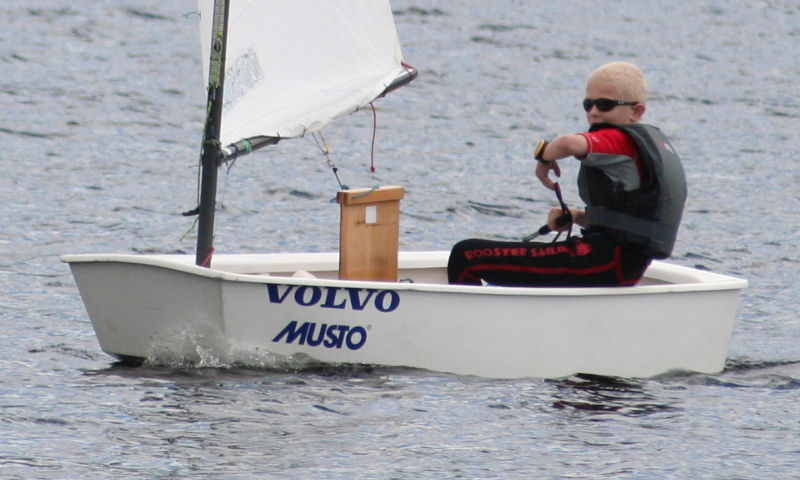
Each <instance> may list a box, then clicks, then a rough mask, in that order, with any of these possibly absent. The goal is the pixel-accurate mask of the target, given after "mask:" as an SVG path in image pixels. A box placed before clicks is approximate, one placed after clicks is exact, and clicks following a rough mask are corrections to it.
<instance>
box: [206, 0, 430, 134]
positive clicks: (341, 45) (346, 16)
mask: <svg viewBox="0 0 800 480" xmlns="http://www.w3.org/2000/svg"><path fill="white" fill-rule="evenodd" d="M198 5H199V8H200V12H201V33H202V36H203V41H202V42H201V45H202V46H203V50H204V58H206V57H207V56H208V53H209V51H208V48H210V47H209V45H210V44H211V43H210V41H209V39H208V38H206V36H207V35H208V33H207V32H210V28H209V26H208V25H209V24H208V23H207V22H210V19H209V17H210V15H208V14H207V12H210V11H211V10H210V9H211V8H213V0H199V1H198ZM229 15H230V16H229V23H228V25H229V33H228V52H227V58H228V60H227V67H226V71H225V79H226V83H225V105H224V110H223V121H222V132H221V141H222V143H223V145H227V144H230V143H234V142H236V141H239V140H241V139H247V138H252V137H276V138H290V137H296V136H300V135H303V134H304V133H307V132H314V131H318V130H319V129H321V128H322V127H324V126H325V125H326V124H327V123H329V122H330V121H332V120H333V119H335V118H337V117H340V116H342V115H346V114H349V113H352V112H353V111H355V110H357V109H358V108H361V107H363V106H365V105H367V104H369V103H370V102H372V101H373V100H375V99H376V98H378V97H380V96H382V95H384V94H385V93H386V91H387V90H389V89H391V87H392V86H393V85H397V84H398V79H408V78H409V77H411V78H413V76H414V74H415V72H413V71H412V70H409V69H408V68H407V67H406V66H404V65H403V63H402V61H403V59H402V52H401V50H400V45H399V41H398V38H397V31H396V29H395V25H394V19H393V17H392V12H391V7H390V6H389V3H388V1H387V0H297V1H292V2H289V1H286V0H271V1H267V0H261V1H258V2H254V1H248V0H232V1H231V5H230V14H229ZM204 75H205V77H204V80H206V81H207V76H208V70H207V68H206V69H205V70H204ZM400 83H402V81H400Z"/></svg>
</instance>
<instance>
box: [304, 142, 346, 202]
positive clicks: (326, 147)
mask: <svg viewBox="0 0 800 480" xmlns="http://www.w3.org/2000/svg"><path fill="white" fill-rule="evenodd" d="M317 135H319V138H317ZM303 138H305V135H303ZM311 138H312V139H313V140H314V142H313V144H314V145H316V147H317V148H319V149H320V150H321V151H322V154H323V155H325V158H326V164H327V165H328V168H330V169H331V171H332V172H333V176H334V177H336V183H338V184H339V189H340V190H347V188H348V187H347V185H344V184H343V183H342V180H341V179H340V178H339V167H337V166H336V164H335V163H334V162H333V158H332V157H331V147H330V145H328V142H327V141H326V140H325V136H324V135H323V134H322V131H321V130H320V131H319V132H315V133H312V134H311ZM306 141H307V142H309V143H312V142H311V140H308V139H306Z"/></svg>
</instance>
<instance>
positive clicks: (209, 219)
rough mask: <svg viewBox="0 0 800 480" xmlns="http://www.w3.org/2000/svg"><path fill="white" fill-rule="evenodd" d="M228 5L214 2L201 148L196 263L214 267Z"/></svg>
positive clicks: (216, 0)
mask: <svg viewBox="0 0 800 480" xmlns="http://www.w3.org/2000/svg"><path fill="white" fill-rule="evenodd" d="M228 3H229V2H227V1H226V0H215V1H214V18H213V19H212V24H213V27H212V34H211V59H210V68H209V76H208V102H207V108H206V125H205V129H204V131H203V144H202V147H201V152H202V156H201V165H200V168H201V172H202V174H201V180H200V206H199V220H198V227H197V252H196V257H195V263H196V264H197V265H199V266H201V267H209V266H210V265H211V254H212V253H213V251H214V248H213V241H214V210H215V209H216V203H217V170H218V168H219V164H220V158H221V145H220V127H221V125H222V90H223V84H224V81H225V48H226V42H227V36H228Z"/></svg>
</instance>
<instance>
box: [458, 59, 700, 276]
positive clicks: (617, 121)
mask: <svg viewBox="0 0 800 480" xmlns="http://www.w3.org/2000/svg"><path fill="white" fill-rule="evenodd" d="M646 101H647V84H646V82H645V79H644V75H643V74H642V72H641V70H639V68H637V67H636V66H635V65H633V64H631V63H627V62H611V63H607V64H605V65H603V66H601V67H600V68H598V69H597V70H595V71H594V72H592V74H591V75H589V77H588V78H587V80H586V98H585V99H584V101H583V108H584V110H586V118H587V120H588V121H589V125H590V128H589V131H588V132H584V133H579V134H571V135H561V136H559V137H557V138H555V139H554V140H552V141H550V142H547V141H542V142H540V143H539V146H538V147H537V149H536V152H535V154H534V157H535V158H536V160H537V165H536V177H537V178H538V179H539V180H540V181H541V182H542V184H543V185H544V186H545V187H547V188H549V189H551V190H555V189H556V184H555V183H554V182H553V180H552V179H551V178H550V172H551V171H552V172H553V173H554V174H555V175H556V176H557V177H559V176H561V170H560V167H559V165H558V160H560V159H562V158H566V157H571V156H574V157H576V158H577V159H578V160H579V161H580V162H581V167H580V171H579V173H578V190H579V193H580V196H581V199H583V201H584V202H585V203H586V206H587V208H586V209H585V210H580V209H570V210H569V213H570V214H571V221H572V222H574V223H576V224H578V225H579V226H581V227H583V230H582V231H583V235H582V237H570V238H568V239H567V240H565V241H561V242H551V243H538V242H535V243H526V242H500V241H493V240H482V239H470V240H464V241H461V242H459V243H458V244H456V245H455V246H454V247H453V250H452V251H451V253H450V260H449V262H448V266H447V272H448V279H449V281H450V283H461V284H474V285H480V284H481V281H484V282H486V283H489V284H493V285H518V286H543V285H549V286H603V285H605V286H610V285H620V286H622V285H634V284H636V283H637V282H638V281H639V280H640V279H641V278H642V275H643V274H644V271H645V270H646V269H647V266H648V265H649V264H650V261H651V259H652V258H667V257H669V255H670V253H671V252H672V247H673V245H674V243H675V238H676V236H677V233H678V225H679V224H680V220H681V215H682V213H683V205H684V203H685V201H686V179H685V177H684V173H683V167H682V166H681V162H680V159H679V158H678V156H677V154H675V151H674V150H673V149H672V147H671V146H670V144H669V142H668V141H667V139H666V137H664V135H663V134H662V133H661V132H660V130H658V129H657V128H655V127H652V126H649V125H644V124H640V123H639V120H641V118H642V116H643V115H644V112H645V102H646ZM563 215H564V211H563V210H562V209H561V208H553V209H552V210H551V211H550V213H549V215H548V219H547V225H548V226H549V227H550V228H551V229H552V230H554V231H563V230H566V229H567V228H569V227H570V225H569V224H563V219H562V220H559V221H557V220H558V219H559V217H562V216H563Z"/></svg>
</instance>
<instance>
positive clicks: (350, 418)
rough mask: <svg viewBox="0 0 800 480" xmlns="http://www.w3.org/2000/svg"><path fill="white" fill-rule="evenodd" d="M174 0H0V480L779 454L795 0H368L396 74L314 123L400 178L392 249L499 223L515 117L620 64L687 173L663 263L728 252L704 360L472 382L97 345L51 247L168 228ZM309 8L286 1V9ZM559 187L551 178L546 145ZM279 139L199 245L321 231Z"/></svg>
mask: <svg viewBox="0 0 800 480" xmlns="http://www.w3.org/2000/svg"><path fill="white" fill-rule="evenodd" d="M194 8H195V5H194V2H192V1H189V0H181V1H174V2H163V1H162V2H156V1H136V2H134V1H127V0H117V1H111V0H102V1H94V2H68V1H66V0H25V1H22V0H4V1H3V2H2V4H1V5H0V21H2V28H1V29H0V72H2V75H0V111H2V113H0V163H1V164H2V166H3V170H4V174H3V175H2V176H0V205H1V206H2V208H0V225H2V228H0V288H2V292H3V293H2V297H0V298H1V299H2V300H0V302H2V304H1V305H0V338H2V340H0V372H1V373H0V428H1V429H2V441H0V477H1V478H148V479H150V478H226V479H227V478H231V479H232V478H303V479H306V478H320V479H322V478H325V479H328V478H348V479H349V478H375V479H386V478H403V479H405V478H469V479H477V478H643V479H645V478H646V479H650V478H672V479H685V478H715V479H719V478H724V479H742V478H792V477H793V476H797V472H800V421H799V420H798V406H797V405H798V400H800V315H799V312H800V307H799V306H798V303H797V300H796V299H797V298H799V297H800V288H798V286H797V284H796V281H795V280H796V278H797V274H798V266H800V265H799V264H800V261H799V260H798V258H800V257H798V255H797V251H798V249H800V234H798V225H800V213H798V212H800V193H798V192H800V190H798V187H797V185H798V182H800V173H798V172H800V163H799V162H798V159H797V158H798V157H797V151H798V149H799V147H800V129H798V125H800V121H798V119H799V118H800V97H798V94H797V81H798V78H800V53H798V50H797V49H796V48H794V47H793V46H794V45H796V44H797V43H798V42H799V41H800V5H798V4H797V2H794V1H790V0H785V1H760V2H747V4H746V5H745V4H744V3H743V2H724V1H700V2H678V1H666V2H658V3H654V2H638V1H632V0H631V1H617V2H592V1H588V0H587V1H564V2H539V1H521V0H518V1H514V0H498V1H492V2H483V1H480V2H479V1H471V2H470V1H465V0H462V1H448V2H444V1H426V2H415V1H407V0H403V1H396V2H394V3H393V8H394V9H395V11H396V21H397V24H398V29H399V32H400V36H401V41H402V43H403V45H404V52H405V56H406V59H407V60H408V61H409V62H410V63H412V64H413V65H415V66H416V67H418V68H419V70H420V78H419V79H418V80H417V81H416V82H415V83H414V84H412V85H411V86H409V87H407V88H405V89H403V90H401V91H399V92H396V93H395V94H393V95H392V96H390V97H389V98H387V99H385V100H384V101H381V102H380V103H379V105H378V108H379V117H378V125H379V130H378V148H377V155H376V164H377V172H376V173H375V174H371V173H370V172H369V169H368V166H369V158H368V157H369V140H370V136H371V129H370V127H371V121H372V119H371V115H370V114H369V113H368V112H362V113H357V114H355V115H353V116H351V117H348V118H346V119H344V121H342V122H339V123H338V124H337V125H335V126H332V127H330V128H329V129H328V130H326V132H325V134H326V139H327V140H328V141H329V143H330V144H331V146H332V148H333V154H334V157H333V158H334V160H335V161H336V163H337V164H338V165H339V167H340V169H341V170H340V171H341V175H342V177H343V180H344V181H345V183H347V184H349V185H350V186H353V187H356V186H372V185H374V184H378V183H394V184H400V185H404V186H405V187H406V189H407V195H406V198H405V199H404V200H403V219H402V232H401V243H402V247H403V248H404V249H445V248H448V247H449V246H450V245H451V244H452V243H453V242H455V241H456V240H458V239H460V238H464V237H467V236H479V235H480V236H492V237H495V238H518V237H519V236H521V235H524V234H526V233H529V232H530V231H531V230H532V229H533V228H535V227H537V226H538V225H539V224H540V223H541V222H542V219H543V217H544V214H545V212H546V211H547V209H548V208H549V207H550V205H551V204H553V203H554V199H553V198H551V194H550V193H549V192H547V191H546V190H544V189H543V188H542V187H541V186H540V185H539V184H538V182H537V181H536V180H535V178H534V177H533V171H532V170H533V167H532V163H531V158H530V150H531V148H532V146H533V145H534V144H535V143H536V142H537V141H538V139H540V138H549V137H552V136H553V135H555V134H558V133H563V132H572V131H578V130H580V129H582V128H584V126H585V125H584V122H585V120H584V118H583V113H582V111H581V110H580V106H579V101H580V99H581V98H582V88H583V80H584V78H585V76H586V74H588V72H589V71H591V70H592V69H593V68H594V67H596V66H597V65H599V64H601V63H603V62H605V61H608V60H612V59H628V60H631V61H634V62H636V63H638V64H639V65H640V66H641V67H642V68H643V69H644V71H645V72H646V74H647V75H648V80H649V83H650V90H651V98H650V101H649V102H648V111H647V114H646V116H645V119H646V120H647V121H649V122H651V123H654V124H657V125H660V126H661V127H662V129H663V130H665V131H666V132H667V133H668V134H669V135H670V136H671V137H672V138H673V140H674V144H675V146H676V148H677V149H678V150H679V151H680V153H681V154H682V156H683V158H684V160H685V166H686V169H687V174H688V177H689V183H690V191H691V198H690V200H689V203H688V207H687V212H686V215H685V221H684V224H683V227H682V230H681V233H680V237H679V242H678V246H677V250H676V252H675V256H674V258H673V261H674V262H675V263H679V264H683V265H690V266H699V267H702V268H708V269H711V270H714V271H718V272H722V273H728V274H733V275H737V276H742V277H746V278H747V279H748V280H749V281H750V285H751V286H750V288H749V289H748V290H747V291H746V292H744V294H743V296H742V298H741V303H740V309H739V314H738V316H737V324H736V328H735V330H734V335H733V339H732V341H731V347H730V352H729V360H728V367H727V368H726V370H725V371H724V372H723V373H721V374H718V375H676V376H667V377H663V378H656V379H649V380H622V379H617V380H615V379H599V378H587V377H578V376H576V377H571V378H567V379H563V380H555V381H549V380H548V381H545V380H540V379H530V380H517V381H496V380H483V379H476V378H471V377H459V376H452V375H444V374H437V373H431V372H423V371H414V370H404V369H382V368H366V367H352V368H344V369H313V368H311V369H307V370H303V371H298V372H281V371H276V370H274V369H270V368H268V366H259V365H249V366H232V365H219V364H215V363H214V362H213V359H209V361H208V362H207V363H208V365H207V367H206V368H180V367H178V366H175V367H173V368H163V367H162V368H155V367H143V368H138V369H131V368H125V367H121V366H116V365H114V364H113V361H112V359H111V358H110V357H108V356H107V355H105V354H104V353H102V352H101V351H100V349H99V347H98V345H97V341H96V339H95V337H94V333H93V331H92V328H91V325H90V323H89V321H88V319H87V317H86V314H85V312H84V310H83V306H82V304H81V302H80V298H79V296H78V293H77V290H76V289H75V286H74V283H73V281H72V278H71V276H70V274H69V271H68V269H67V267H66V266H65V265H63V264H61V263H60V262H59V255H61V254H64V253H84V252H176V251H184V252H192V251H193V237H192V235H191V234H190V235H189V236H188V237H187V238H186V239H185V240H182V239H181V236H182V234H183V233H184V232H186V231H187V230H188V229H189V228H190V227H191V224H190V223H188V221H187V220H186V219H185V218H184V217H181V216H180V212H182V211H184V210H188V209H190V208H191V207H193V206H194V204H195V195H196V191H195V177H196V171H195V169H194V168H193V166H194V165H195V163H196V160H197V155H198V150H199V141H200V130H201V126H202V120H203V95H204V94H203V86H202V84H201V80H200V65H201V63H200V62H201V60H200V58H199V53H198V52H199V48H198V44H197V42H198V38H197V17H196V16H195V15H193V14H192V12H193V10H194ZM311 13H312V12H310V14H311ZM563 169H564V181H563V184H564V186H565V187H566V188H565V196H566V199H567V201H568V202H572V203H574V202H577V192H576V191H575V189H574V186H573V184H572V180H573V179H574V176H575V173H576V170H575V165H574V164H569V163H565V164H564V165H563ZM336 187H337V186H336V182H335V180H334V178H333V175H331V173H330V171H329V170H328V169H327V167H326V165H325V161H324V158H323V157H322V156H321V155H320V154H319V153H318V151H317V150H315V149H314V148H313V147H310V146H309V145H308V144H307V143H306V142H304V141H298V142H287V143H286V144H284V145H280V147H279V148H277V149H272V150H270V151H267V152H263V153H260V154H257V155H254V156H252V157H251V158H249V159H242V160H240V161H239V162H237V163H236V165H235V166H234V168H233V169H232V170H231V172H230V173H229V174H228V175H223V177H222V184H221V199H222V202H223V204H224V206H223V208H222V209H221V210H220V213H219V214H218V236H217V248H218V251H223V252H258V251H266V250H271V251H275V250H285V251H306V250H316V251H325V250H332V249H335V248H336V244H337V243H336V242H337V235H338V232H337V223H336V222H337V215H338V212H337V211H336V207H335V206H333V205H331V204H329V203H328V200H329V199H330V198H331V197H333V196H334V192H335V190H336Z"/></svg>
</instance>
